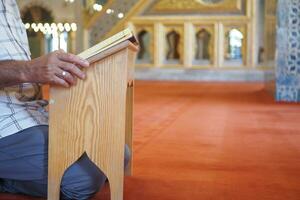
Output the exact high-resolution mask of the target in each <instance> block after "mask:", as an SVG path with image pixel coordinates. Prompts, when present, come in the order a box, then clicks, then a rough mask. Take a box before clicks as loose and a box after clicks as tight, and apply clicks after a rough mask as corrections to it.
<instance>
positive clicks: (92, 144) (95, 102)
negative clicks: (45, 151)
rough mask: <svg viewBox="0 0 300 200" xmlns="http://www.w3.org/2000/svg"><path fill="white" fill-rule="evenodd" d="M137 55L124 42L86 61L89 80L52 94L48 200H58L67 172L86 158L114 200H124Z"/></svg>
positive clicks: (55, 89)
mask: <svg viewBox="0 0 300 200" xmlns="http://www.w3.org/2000/svg"><path fill="white" fill-rule="evenodd" d="M136 52H137V46H135V45H134V44H132V43H131V42H129V41H124V42H122V43H120V44H118V45H116V46H114V47H112V48H110V49H108V50H105V51H104V52H102V53H99V54H97V55H95V56H93V57H91V58H90V59H88V60H89V62H90V63H91V66H90V67H89V68H88V69H87V71H86V73H87V79H86V80H84V81H78V83H77V85H76V86H75V87H72V88H69V89H66V88H61V87H51V88H50V107H49V167H48V168H49V169H48V199H49V200H58V199H59V196H60V183H61V179H62V176H63V174H64V172H65V170H66V169H67V168H68V167H70V165H72V164H73V163H74V162H76V161H77V160H78V159H79V158H80V156H81V155H82V154H83V153H84V152H86V153H87V155H88V157H89V158H90V159H91V160H92V161H93V162H94V163H95V164H96V165H97V166H98V167H99V168H100V169H101V170H102V171H103V172H104V173H105V175H106V176H107V178H108V180H109V183H110V191H111V199H112V200H120V199H123V180H124V147H125V140H126V143H127V145H128V146H129V147H130V148H131V147H132V108H133V73H134V61H135V56H136ZM130 171H131V170H130V169H129V171H128V173H129V174H130Z"/></svg>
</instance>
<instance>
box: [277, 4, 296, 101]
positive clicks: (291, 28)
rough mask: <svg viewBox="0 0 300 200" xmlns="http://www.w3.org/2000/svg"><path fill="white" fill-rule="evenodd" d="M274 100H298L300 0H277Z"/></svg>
mask: <svg viewBox="0 0 300 200" xmlns="http://www.w3.org/2000/svg"><path fill="white" fill-rule="evenodd" d="M277 12H278V14H277V51H276V100H277V101H286V102H300V0H278V10H277Z"/></svg>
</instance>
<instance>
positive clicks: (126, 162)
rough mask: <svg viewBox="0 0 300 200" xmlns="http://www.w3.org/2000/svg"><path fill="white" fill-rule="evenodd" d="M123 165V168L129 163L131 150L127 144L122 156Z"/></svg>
mask: <svg viewBox="0 0 300 200" xmlns="http://www.w3.org/2000/svg"><path fill="white" fill-rule="evenodd" d="M124 158H125V159H124V166H125V168H126V167H127V165H128V164H129V161H130V158H131V152H130V149H129V147H128V146H127V145H125V156H124Z"/></svg>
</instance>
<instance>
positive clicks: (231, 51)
mask: <svg viewBox="0 0 300 200" xmlns="http://www.w3.org/2000/svg"><path fill="white" fill-rule="evenodd" d="M244 37H245V36H244V34H243V32H242V31H241V30H239V29H238V28H232V29H230V30H229V31H228V32H227V34H226V39H227V52H226V55H227V56H226V58H227V60H242V59H243V48H244V47H243V45H244V42H243V40H244Z"/></svg>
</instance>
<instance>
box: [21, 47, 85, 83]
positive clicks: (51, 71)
mask: <svg viewBox="0 0 300 200" xmlns="http://www.w3.org/2000/svg"><path fill="white" fill-rule="evenodd" d="M88 66H89V63H88V61H86V60H83V59H81V58H80V57H78V56H76V55H73V54H70V53H66V52H64V51H63V50H57V51H54V52H52V53H49V54H47V55H44V56H41V57H39V58H36V59H33V60H31V61H28V62H27V65H26V69H27V70H26V71H25V74H24V75H25V77H24V79H25V80H26V82H32V83H44V84H51V85H53V84H54V85H60V86H64V87H70V86H72V85H75V84H76V80H77V78H80V79H84V78H85V73H84V72H83V71H82V68H86V67H88Z"/></svg>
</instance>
